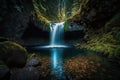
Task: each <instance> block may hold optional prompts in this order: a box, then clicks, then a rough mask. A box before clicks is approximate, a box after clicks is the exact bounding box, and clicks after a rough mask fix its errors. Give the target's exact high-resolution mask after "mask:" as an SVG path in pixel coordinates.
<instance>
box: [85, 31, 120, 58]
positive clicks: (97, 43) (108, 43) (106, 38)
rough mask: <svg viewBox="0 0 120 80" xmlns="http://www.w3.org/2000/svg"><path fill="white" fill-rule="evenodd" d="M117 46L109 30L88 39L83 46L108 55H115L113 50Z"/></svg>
mask: <svg viewBox="0 0 120 80" xmlns="http://www.w3.org/2000/svg"><path fill="white" fill-rule="evenodd" d="M117 47H118V46H117V45H116V40H115V38H114V37H113V35H112V34H111V32H109V33H107V34H103V35H102V36H95V37H94V38H93V39H91V40H90V41H88V42H87V45H86V46H85V48H87V49H89V50H93V51H96V52H103V53H104V54H109V57H111V56H116V55H115V54H114V51H115V49H116V48H117ZM116 53H117V52H116Z"/></svg>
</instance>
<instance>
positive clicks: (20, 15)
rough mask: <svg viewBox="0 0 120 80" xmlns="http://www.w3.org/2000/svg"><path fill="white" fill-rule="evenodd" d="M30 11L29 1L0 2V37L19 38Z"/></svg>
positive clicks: (30, 3)
mask: <svg viewBox="0 0 120 80" xmlns="http://www.w3.org/2000/svg"><path fill="white" fill-rule="evenodd" d="M31 11H32V1H31V0H0V26H1V27H0V30H1V31H0V35H1V36H5V37H16V38H19V37H20V36H21V35H22V34H23V32H24V30H25V29H26V27H27V25H28V22H29V18H30V15H31Z"/></svg>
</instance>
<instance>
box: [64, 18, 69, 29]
mask: <svg viewBox="0 0 120 80" xmlns="http://www.w3.org/2000/svg"><path fill="white" fill-rule="evenodd" d="M68 27H69V21H68V20H67V21H65V25H64V30H65V31H66V30H68Z"/></svg>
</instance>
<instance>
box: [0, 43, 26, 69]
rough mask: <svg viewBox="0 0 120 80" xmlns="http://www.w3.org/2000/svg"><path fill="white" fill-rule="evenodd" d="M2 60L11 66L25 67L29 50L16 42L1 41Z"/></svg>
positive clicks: (0, 52)
mask: <svg viewBox="0 0 120 80" xmlns="http://www.w3.org/2000/svg"><path fill="white" fill-rule="evenodd" d="M0 60H2V61H4V63H5V64H7V65H8V66H9V67H24V66H25V64H26V61H27V51H26V49H25V48H24V47H22V46H20V45H19V44H17V43H15V42H11V41H5V42H0Z"/></svg>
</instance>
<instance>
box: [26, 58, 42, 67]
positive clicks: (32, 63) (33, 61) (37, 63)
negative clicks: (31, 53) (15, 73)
mask: <svg viewBox="0 0 120 80" xmlns="http://www.w3.org/2000/svg"><path fill="white" fill-rule="evenodd" d="M40 65H41V63H40V61H39V60H38V59H37V58H35V57H33V58H31V59H30V60H29V61H28V62H27V64H26V66H34V67H36V66H40Z"/></svg>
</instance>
